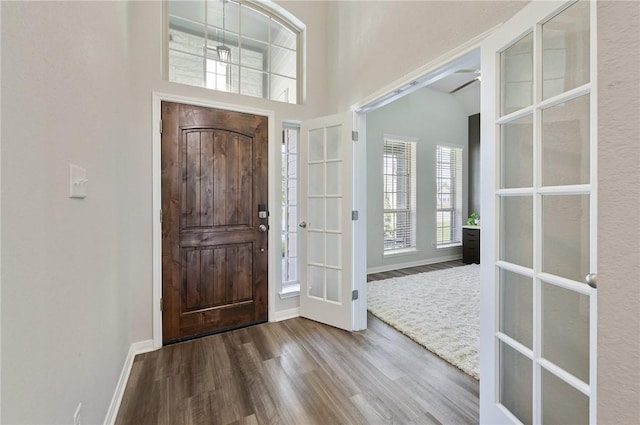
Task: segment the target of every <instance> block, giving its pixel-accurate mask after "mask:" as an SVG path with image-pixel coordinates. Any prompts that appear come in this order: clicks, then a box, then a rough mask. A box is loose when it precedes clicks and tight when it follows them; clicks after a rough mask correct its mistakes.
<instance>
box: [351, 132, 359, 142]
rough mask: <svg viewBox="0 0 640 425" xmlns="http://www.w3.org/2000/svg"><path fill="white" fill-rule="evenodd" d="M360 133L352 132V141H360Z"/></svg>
mask: <svg viewBox="0 0 640 425" xmlns="http://www.w3.org/2000/svg"><path fill="white" fill-rule="evenodd" d="M358 136H359V135H358V132H357V131H352V132H351V140H353V141H354V142H357V141H358Z"/></svg>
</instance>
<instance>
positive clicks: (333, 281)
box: [326, 269, 342, 303]
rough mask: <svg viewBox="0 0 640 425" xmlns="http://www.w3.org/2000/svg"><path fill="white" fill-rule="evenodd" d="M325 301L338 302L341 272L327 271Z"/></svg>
mask: <svg viewBox="0 0 640 425" xmlns="http://www.w3.org/2000/svg"><path fill="white" fill-rule="evenodd" d="M326 271H327V300H329V301H335V302H338V303H339V302H340V301H341V299H340V293H341V289H342V272H341V271H340V270H332V269H327V270H326Z"/></svg>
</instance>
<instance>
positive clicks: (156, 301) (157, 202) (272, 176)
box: [151, 91, 279, 349]
mask: <svg viewBox="0 0 640 425" xmlns="http://www.w3.org/2000/svg"><path fill="white" fill-rule="evenodd" d="M162 101H168V102H176V103H182V104H186V105H194V106H203V107H206V108H213V109H222V110H226V111H233V112H243V113H248V114H253V115H259V116H263V117H267V120H268V126H269V130H268V135H267V136H268V148H269V154H268V161H269V182H268V184H269V210H270V211H275V210H276V209H277V208H278V205H277V203H276V199H278V194H277V190H276V188H278V187H279V186H278V185H277V184H276V183H277V179H278V175H277V172H276V169H275V168H274V167H273V164H275V159H276V158H275V152H274V145H273V144H274V143H275V141H276V137H275V112H274V111H271V110H265V109H257V108H252V107H247V106H242V105H235V104H229V103H221V102H215V101H211V100H206V99H199V98H194V97H186V96H180V95H175V94H169V93H161V92H155V91H154V92H153V94H152V120H151V134H153V137H152V142H153V148H152V180H153V192H152V213H151V216H152V223H153V230H152V245H153V249H152V252H153V254H152V256H153V259H152V267H153V273H152V286H153V296H152V303H153V304H152V312H153V313H152V324H153V332H152V334H153V348H154V349H158V348H161V347H162V311H161V310H160V298H161V297H162V223H161V222H160V208H161V201H162V192H161V189H162V186H161V171H162V166H161V162H160V143H161V134H160V127H159V125H160V117H161V103H162ZM272 217H273V216H272ZM269 220H272V219H271V218H270V219H269ZM269 224H270V225H271V226H272V227H273V223H271V222H270V223H269ZM276 244H277V239H276V234H275V233H274V232H269V246H270V247H275V246H276ZM275 251H276V250H274V249H270V250H269V260H268V264H269V272H268V277H267V282H268V285H267V286H268V288H267V291H268V294H269V300H268V304H269V307H268V311H269V321H270V322H272V321H274V320H275V288H276V287H277V285H275V282H274V273H273V270H272V269H273V265H274V264H277V263H278V259H277V258H276V252H275Z"/></svg>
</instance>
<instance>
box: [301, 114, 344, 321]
mask: <svg viewBox="0 0 640 425" xmlns="http://www.w3.org/2000/svg"><path fill="white" fill-rule="evenodd" d="M351 120H352V118H351V113H347V114H342V115H337V116H332V117H323V118H318V119H315V120H312V121H306V122H303V123H302V126H301V146H300V147H301V149H300V160H301V173H300V177H301V179H300V189H301V198H302V204H301V214H300V216H301V218H302V220H304V221H303V222H301V223H300V226H301V231H300V238H301V245H302V247H303V250H302V251H301V264H302V267H301V270H300V315H301V316H303V317H307V318H309V319H313V320H316V321H319V322H322V323H326V324H329V325H332V326H335V327H338V328H342V329H346V330H351V329H353V320H352V309H353V302H352V300H351V290H352V275H351V270H352V266H351V264H352V256H351V254H352V248H351V232H352V228H351V227H352V226H351V205H352V204H353V202H352V199H351V193H352V192H351V185H352V183H351V181H352V177H351V176H352V169H351V157H352V144H353V142H352V141H351Z"/></svg>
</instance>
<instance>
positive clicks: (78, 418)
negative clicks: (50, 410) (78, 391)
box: [73, 403, 82, 425]
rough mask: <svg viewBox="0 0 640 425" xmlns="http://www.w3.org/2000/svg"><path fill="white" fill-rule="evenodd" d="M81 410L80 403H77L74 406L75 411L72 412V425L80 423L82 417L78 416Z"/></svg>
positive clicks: (79, 424) (80, 424)
mask: <svg viewBox="0 0 640 425" xmlns="http://www.w3.org/2000/svg"><path fill="white" fill-rule="evenodd" d="M81 412H82V403H79V404H78V407H77V408H76V413H74V414H73V425H82V419H81V418H80V413H81Z"/></svg>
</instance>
